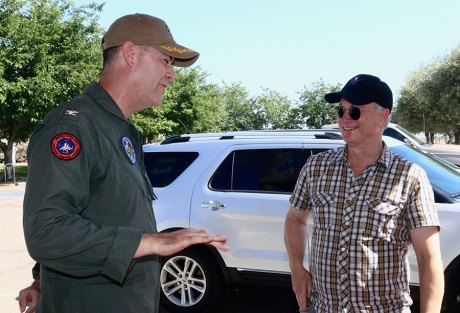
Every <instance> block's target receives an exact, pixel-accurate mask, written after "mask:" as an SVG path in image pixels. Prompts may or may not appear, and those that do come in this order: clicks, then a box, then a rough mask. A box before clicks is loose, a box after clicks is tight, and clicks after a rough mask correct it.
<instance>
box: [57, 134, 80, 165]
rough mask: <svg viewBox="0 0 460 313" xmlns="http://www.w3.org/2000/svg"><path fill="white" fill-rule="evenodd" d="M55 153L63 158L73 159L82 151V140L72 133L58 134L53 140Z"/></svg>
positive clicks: (59, 157)
mask: <svg viewBox="0 0 460 313" xmlns="http://www.w3.org/2000/svg"><path fill="white" fill-rule="evenodd" d="M51 150H52V151H53V154H54V155H55V156H56V157H57V158H58V159H61V160H73V159H75V158H76V157H77V156H78V154H79V153H80V141H79V140H78V138H77V137H75V136H74V135H71V134H67V133H63V134H59V135H56V136H55V137H54V138H53V141H52V142H51Z"/></svg>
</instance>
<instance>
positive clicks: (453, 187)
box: [390, 145, 460, 198]
mask: <svg viewBox="0 0 460 313" xmlns="http://www.w3.org/2000/svg"><path fill="white" fill-rule="evenodd" d="M390 150H391V151H393V152H394V153H396V154H399V155H401V156H402V157H404V158H405V159H407V160H409V161H412V162H414V163H416V164H418V165H419V166H420V167H421V168H423V169H424V170H425V171H426V173H427V175H428V178H429V179H430V182H431V184H432V185H434V186H436V187H438V188H440V189H442V190H444V191H446V192H447V193H449V194H450V196H451V197H452V198H456V197H458V196H460V173H458V172H457V171H456V170H454V169H453V167H449V166H447V165H445V164H444V163H443V162H440V161H439V160H437V159H436V158H433V157H432V156H430V155H429V154H426V153H423V152H420V151H419V150H416V149H414V148H411V147H409V146H405V145H401V146H395V147H390Z"/></svg>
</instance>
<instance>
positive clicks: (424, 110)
mask: <svg viewBox="0 0 460 313" xmlns="http://www.w3.org/2000/svg"><path fill="white" fill-rule="evenodd" d="M393 120H394V121H395V122H397V123H399V124H401V125H402V126H404V127H405V128H407V129H408V130H410V131H412V132H420V131H424V132H425V135H426V136H427V141H431V140H432V134H434V133H442V134H447V135H449V136H454V137H455V143H457V144H460V48H456V49H454V50H453V51H452V52H451V53H450V54H449V55H447V56H445V57H443V58H440V59H438V60H436V61H434V62H433V63H432V64H429V65H425V66H423V67H420V68H419V69H418V70H417V71H415V72H413V73H411V75H410V76H409V79H408V80H407V82H406V84H405V85H404V86H403V88H402V89H401V96H400V97H399V99H398V101H397V106H396V108H395V110H394V112H393Z"/></svg>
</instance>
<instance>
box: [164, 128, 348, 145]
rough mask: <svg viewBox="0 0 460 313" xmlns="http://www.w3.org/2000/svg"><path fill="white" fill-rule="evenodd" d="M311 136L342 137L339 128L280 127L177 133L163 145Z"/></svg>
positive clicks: (318, 137) (323, 137)
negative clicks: (277, 128)
mask: <svg viewBox="0 0 460 313" xmlns="http://www.w3.org/2000/svg"><path fill="white" fill-rule="evenodd" d="M281 136H285V137H310V138H317V139H342V135H341V134H340V132H339V131H338V130H332V129H279V130H248V131H246V130H245V131H233V132H222V133H197V134H183V135H175V136H171V137H168V138H166V139H165V140H163V141H162V142H161V144H162V145H165V144H171V143H179V142H188V141H191V140H194V141H195V140H196V141H207V140H228V139H236V138H237V139H255V138H259V139H260V138H267V139H268V138H273V137H281Z"/></svg>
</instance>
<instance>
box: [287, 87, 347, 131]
mask: <svg viewBox="0 0 460 313" xmlns="http://www.w3.org/2000/svg"><path fill="white" fill-rule="evenodd" d="M340 89H341V86H340V85H339V84H337V85H329V84H325V83H324V81H323V80H322V79H321V80H320V81H319V82H315V83H313V84H311V87H310V88H309V87H307V86H304V89H303V90H302V92H301V93H300V99H299V104H298V106H297V107H296V108H294V109H293V111H292V114H293V115H294V116H295V117H294V118H293V119H294V120H296V123H297V125H298V127H300V128H304V127H307V128H321V127H322V126H323V125H325V124H331V123H335V121H336V112H335V108H334V106H333V105H331V104H329V103H327V102H326V100H324V95H325V94H326V93H330V92H336V91H340Z"/></svg>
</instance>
